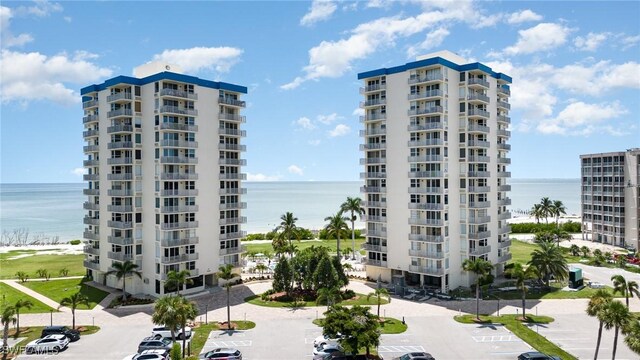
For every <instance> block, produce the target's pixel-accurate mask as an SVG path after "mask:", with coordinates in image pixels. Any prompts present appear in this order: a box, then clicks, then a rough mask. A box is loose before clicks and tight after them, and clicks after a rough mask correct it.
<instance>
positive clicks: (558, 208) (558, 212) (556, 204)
mask: <svg viewBox="0 0 640 360" xmlns="http://www.w3.org/2000/svg"><path fill="white" fill-rule="evenodd" d="M551 210H552V211H551V212H552V213H553V215H554V216H555V217H556V228H558V229H559V228H560V216H562V215H567V208H566V207H565V206H564V204H563V203H562V201H561V200H553V205H552V206H551Z"/></svg>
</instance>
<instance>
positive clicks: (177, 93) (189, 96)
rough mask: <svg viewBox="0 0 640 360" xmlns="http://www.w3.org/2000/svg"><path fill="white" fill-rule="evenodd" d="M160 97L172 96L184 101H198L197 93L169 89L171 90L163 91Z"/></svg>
mask: <svg viewBox="0 0 640 360" xmlns="http://www.w3.org/2000/svg"><path fill="white" fill-rule="evenodd" d="M160 96H172V97H177V98H183V99H190V100H198V94H196V93H192V92H187V91H182V90H175V89H169V88H166V89H161V90H160Z"/></svg>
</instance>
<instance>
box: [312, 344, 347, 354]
mask: <svg viewBox="0 0 640 360" xmlns="http://www.w3.org/2000/svg"><path fill="white" fill-rule="evenodd" d="M333 353H344V349H343V348H342V346H340V345H339V344H325V345H322V344H320V345H319V346H316V347H314V348H313V355H329V354H333Z"/></svg>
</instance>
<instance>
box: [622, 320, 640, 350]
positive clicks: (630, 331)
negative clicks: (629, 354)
mask: <svg viewBox="0 0 640 360" xmlns="http://www.w3.org/2000/svg"><path fill="white" fill-rule="evenodd" d="M624 334H625V335H626V336H625V338H624V343H625V344H627V346H628V347H629V349H631V351H633V352H635V353H636V354H638V355H640V321H638V320H635V321H632V322H631V324H630V325H629V326H628V327H627V328H626V329H624Z"/></svg>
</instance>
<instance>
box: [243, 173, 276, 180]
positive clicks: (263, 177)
mask: <svg viewBox="0 0 640 360" xmlns="http://www.w3.org/2000/svg"><path fill="white" fill-rule="evenodd" d="M280 179H282V176H280V175H265V174H262V173H257V174H252V173H247V181H278V180H280Z"/></svg>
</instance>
